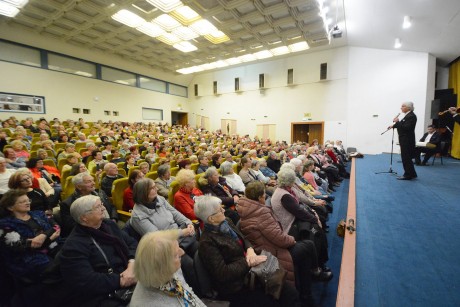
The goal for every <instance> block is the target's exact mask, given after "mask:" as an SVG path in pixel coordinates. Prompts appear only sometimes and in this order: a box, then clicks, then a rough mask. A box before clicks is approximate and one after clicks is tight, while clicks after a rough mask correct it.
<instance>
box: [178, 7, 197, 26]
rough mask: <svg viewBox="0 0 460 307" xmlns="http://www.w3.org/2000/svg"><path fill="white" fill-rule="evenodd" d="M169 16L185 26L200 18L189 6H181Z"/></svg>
mask: <svg viewBox="0 0 460 307" xmlns="http://www.w3.org/2000/svg"><path fill="white" fill-rule="evenodd" d="M171 15H173V16H174V18H176V19H177V20H179V21H180V22H182V23H183V24H187V25H188V24H191V23H192V22H194V21H195V20H198V19H200V18H201V16H200V15H198V13H197V12H195V11H194V10H192V9H191V8H190V7H189V6H181V7H179V8H177V9H176V10H174V12H171Z"/></svg>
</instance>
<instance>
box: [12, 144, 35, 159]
mask: <svg viewBox="0 0 460 307" xmlns="http://www.w3.org/2000/svg"><path fill="white" fill-rule="evenodd" d="M10 145H11V148H13V150H14V152H15V153H16V157H17V158H22V159H23V160H25V161H27V160H29V158H30V153H29V152H28V151H27V150H24V147H26V145H25V144H24V143H23V142H21V141H19V140H16V141H13V142H11V143H10Z"/></svg>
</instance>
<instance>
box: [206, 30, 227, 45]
mask: <svg viewBox="0 0 460 307" xmlns="http://www.w3.org/2000/svg"><path fill="white" fill-rule="evenodd" d="M204 38H206V39H207V40H208V41H210V42H211V43H213V44H220V43H223V42H226V41H228V40H230V38H229V37H228V36H227V35H225V33H224V32H222V31H219V30H217V31H212V32H211V33H209V34H207V35H205V36H204Z"/></svg>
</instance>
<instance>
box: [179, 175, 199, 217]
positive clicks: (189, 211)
mask: <svg viewBox="0 0 460 307" xmlns="http://www.w3.org/2000/svg"><path fill="white" fill-rule="evenodd" d="M176 181H177V182H178V183H179V191H177V193H176V194H174V207H175V208H176V209H177V210H178V211H179V212H180V213H182V214H183V215H185V216H186V217H187V218H189V219H190V220H196V219H197V217H196V215H195V212H194V211H193V207H194V206H195V197H197V196H200V195H203V192H201V191H200V190H199V189H197V188H196V187H195V173H194V172H193V171H192V170H189V169H183V170H180V171H179V173H178V174H177V177H176Z"/></svg>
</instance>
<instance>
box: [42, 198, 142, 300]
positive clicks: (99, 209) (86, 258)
mask: <svg viewBox="0 0 460 307" xmlns="http://www.w3.org/2000/svg"><path fill="white" fill-rule="evenodd" d="M70 214H71V216H72V218H73V219H74V220H75V222H76V223H77V224H76V226H75V228H74V229H73V231H72V232H71V234H70V235H69V237H68V238H67V240H66V242H65V244H64V246H63V247H62V250H61V254H60V256H58V257H57V258H58V260H59V261H58V263H60V267H59V270H58V271H59V272H60V274H61V276H62V279H63V282H61V283H60V285H59V287H58V290H57V291H56V292H54V294H53V295H52V300H53V301H52V302H47V303H49V305H48V306H64V305H65V306H122V305H123V304H121V303H120V304H117V303H118V302H117V301H116V299H115V298H114V297H113V296H114V294H115V291H116V290H119V289H122V288H128V287H131V286H134V285H135V284H136V279H135V277H134V256H135V253H136V248H137V242H136V241H135V240H134V239H133V238H131V237H130V236H128V235H127V234H126V233H124V232H123V231H121V230H120V229H119V228H118V226H117V224H115V223H114V222H113V221H111V220H110V219H106V218H105V207H104V205H103V204H102V202H101V199H100V198H99V197H98V196H95V195H86V196H82V197H80V198H78V199H77V200H75V201H74V202H73V203H72V205H71V207H70Z"/></svg>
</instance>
